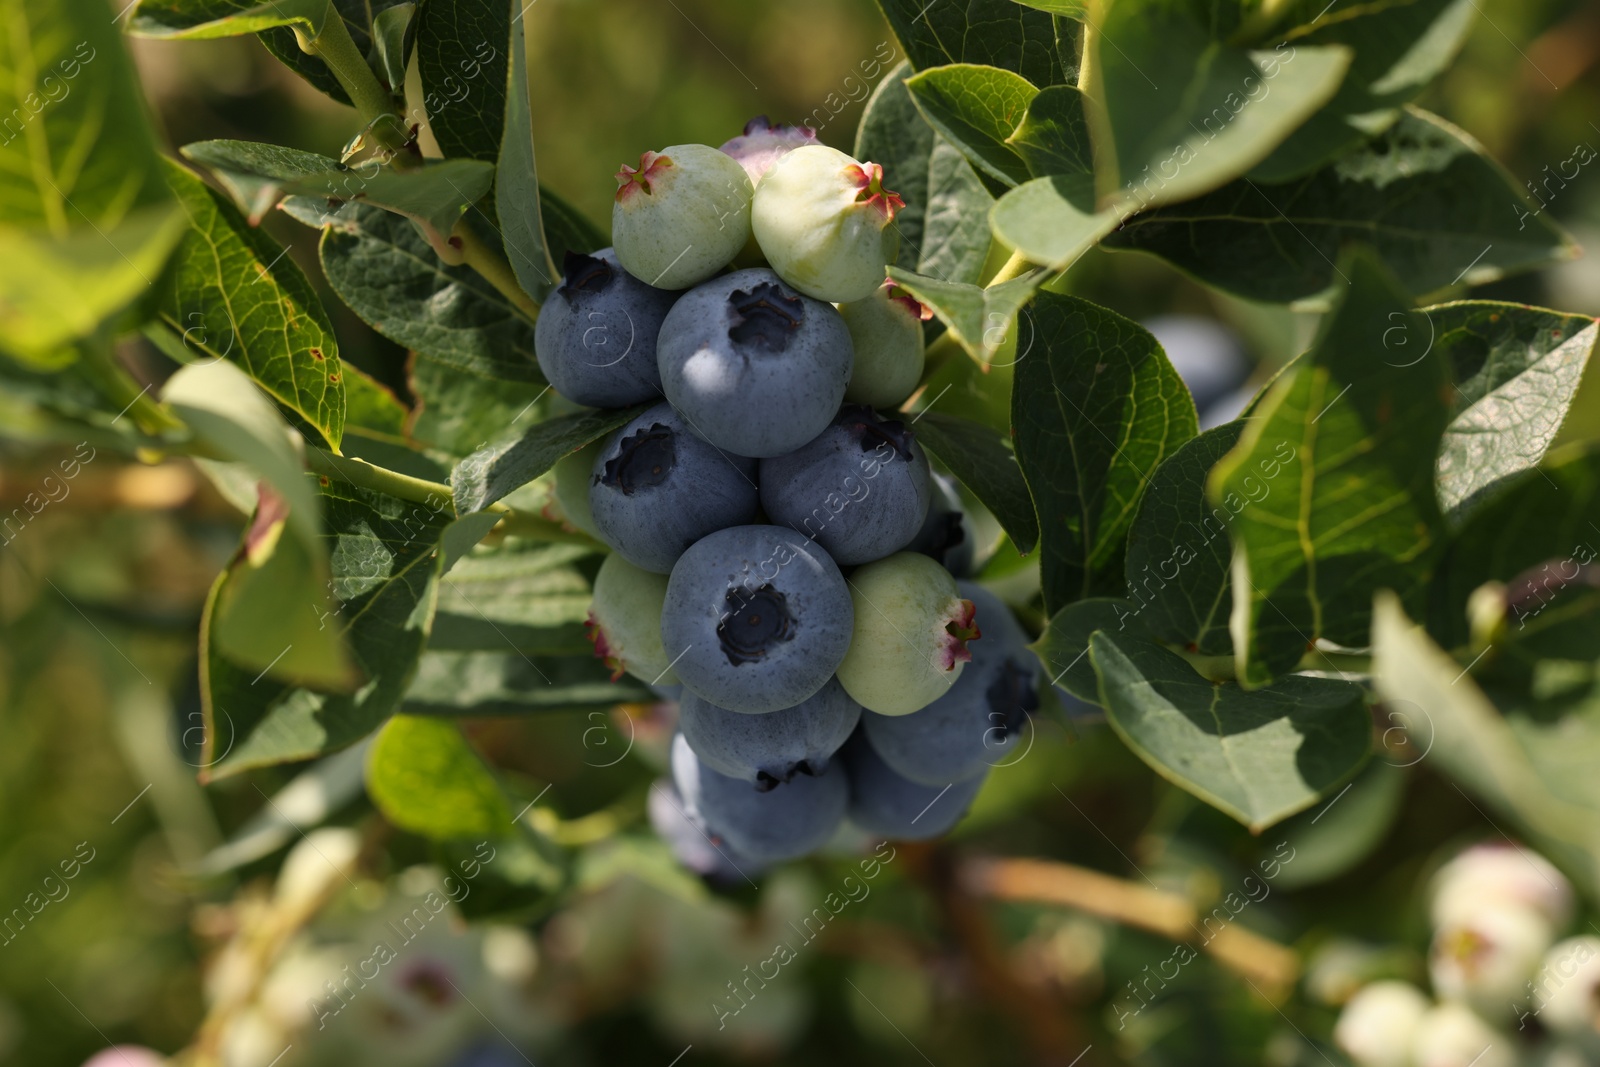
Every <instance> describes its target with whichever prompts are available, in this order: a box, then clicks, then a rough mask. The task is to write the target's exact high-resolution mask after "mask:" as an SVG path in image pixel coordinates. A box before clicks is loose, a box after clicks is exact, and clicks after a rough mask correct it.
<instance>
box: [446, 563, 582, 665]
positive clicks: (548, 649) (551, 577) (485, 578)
mask: <svg viewBox="0 0 1600 1067" xmlns="http://www.w3.org/2000/svg"><path fill="white" fill-rule="evenodd" d="M592 554H593V550H592V549H590V548H588V547H586V546H583V545H543V544H533V543H529V542H508V543H507V544H505V545H503V546H501V547H498V548H495V549H489V548H487V547H481V548H479V549H478V551H476V552H474V553H472V554H470V555H468V556H466V557H465V558H464V559H462V560H461V562H460V563H458V564H457V565H456V566H455V567H454V568H452V569H451V571H450V573H449V574H447V575H445V577H444V586H443V588H442V589H441V590H440V594H439V610H438V614H437V616H436V617H435V619H434V623H433V639H432V640H431V641H430V642H429V643H428V647H429V648H430V649H433V650H437V651H466V652H476V651H487V652H520V653H523V654H526V655H530V656H555V655H569V656H584V657H592V655H593V653H594V649H593V647H592V646H591V645H590V644H589V640H588V638H587V636H586V635H585V633H584V628H583V623H584V620H585V619H587V618H588V615H589V603H590V601H591V599H592V594H591V591H590V585H589V579H588V578H587V577H586V576H585V575H584V572H583V571H582V570H580V569H579V568H578V567H577V566H576V565H575V564H576V563H577V562H578V561H579V560H582V559H584V558H585V557H588V556H591V555H592Z"/></svg>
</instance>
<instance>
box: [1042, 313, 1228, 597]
mask: <svg viewBox="0 0 1600 1067" xmlns="http://www.w3.org/2000/svg"><path fill="white" fill-rule="evenodd" d="M1024 321H1026V322H1027V323H1028V324H1029V325H1030V326H1031V329H1032V334H1031V336H1028V335H1027V334H1026V332H1024V337H1023V338H1021V339H1019V342H1018V350H1017V351H1018V362H1017V367H1016V383H1015V385H1014V386H1013V388H1012V393H1011V422H1012V426H1013V427H1014V430H1013V433H1014V436H1015V440H1016V448H1017V461H1018V463H1019V464H1021V466H1022V473H1023V475H1024V476H1025V477H1026V478H1027V480H1028V487H1029V488H1030V489H1031V490H1032V493H1033V499H1034V502H1035V504H1036V505H1037V507H1038V513H1039V518H1040V544H1041V545H1042V546H1043V551H1042V553H1041V556H1040V565H1041V578H1042V581H1043V585H1044V600H1045V609H1046V610H1047V611H1049V612H1051V613H1054V612H1056V611H1059V610H1060V609H1061V608H1062V607H1063V606H1064V605H1066V604H1068V603H1069V602H1071V601H1073V600H1077V599H1079V598H1081V597H1085V596H1093V595H1096V594H1098V593H1119V592H1121V590H1122V552H1123V541H1124V539H1125V537H1126V534H1127V531H1128V527H1129V525H1130V524H1131V523H1132V522H1133V516H1134V511H1135V509H1136V508H1137V507H1138V504H1139V498H1140V495H1141V494H1142V493H1143V492H1144V488H1145V485H1146V483H1148V482H1149V480H1150V478H1151V476H1152V475H1153V474H1154V473H1155V470H1156V467H1157V466H1158V465H1160V463H1161V461H1162V460H1163V459H1165V458H1166V457H1167V456H1169V455H1171V454H1172V453H1173V452H1174V451H1175V450H1176V449H1177V447H1178V446H1179V445H1180V444H1182V443H1183V442H1184V441H1187V440H1188V439H1189V438H1191V437H1193V436H1194V435H1195V432H1196V430H1197V426H1198V419H1197V417H1196V415H1195V410H1194V401H1193V400H1191V399H1190V398H1189V391H1188V389H1187V388H1185V387H1184V384H1183V380H1182V379H1181V378H1179V377H1178V372H1177V371H1175V370H1173V369H1172V364H1170V363H1168V362H1167V357H1166V355H1165V354H1163V353H1162V351H1161V346H1160V345H1159V344H1158V343H1157V342H1156V339H1155V338H1154V337H1152V336H1151V335H1150V334H1149V332H1148V331H1146V330H1145V329H1144V328H1142V327H1141V326H1139V325H1138V324H1137V323H1134V322H1132V321H1130V320H1128V319H1125V318H1123V317H1122V316H1121V315H1118V314H1116V313H1115V312H1112V311H1108V310H1106V309H1105V308H1102V307H1097V306H1095V305H1094V304H1091V303H1089V302H1088V301H1085V300H1079V299H1077V298H1075V297H1070V296H1062V295H1060V294H1057V293H1051V292H1041V293H1040V294H1039V296H1038V298H1037V299H1036V300H1035V301H1034V302H1033V305H1032V306H1031V307H1030V308H1029V310H1028V312H1027V313H1026V314H1025V315H1024Z"/></svg>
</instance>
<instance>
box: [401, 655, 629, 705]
mask: <svg viewBox="0 0 1600 1067" xmlns="http://www.w3.org/2000/svg"><path fill="white" fill-rule="evenodd" d="M657 699H658V698H657V697H656V696H655V695H654V694H653V693H651V692H650V690H649V689H647V688H646V687H645V685H644V683H642V682H639V681H636V680H635V679H634V678H632V677H631V676H626V675H625V676H624V677H622V678H621V679H620V680H618V681H615V682H613V681H611V672H610V670H609V669H608V668H607V667H606V665H605V664H604V663H603V662H602V661H600V660H598V659H595V658H594V657H593V656H570V655H563V656H525V655H522V654H521V653H517V652H429V653H427V654H426V655H424V656H423V657H422V666H421V668H420V669H419V670H418V671H417V677H416V681H415V682H413V683H412V685H411V690H410V692H409V693H407V694H406V703H405V709H406V710H407V711H408V712H411V713H413V714H417V715H466V716H482V715H527V714H550V713H555V712H570V711H589V710H595V709H600V708H609V707H611V706H613V705H615V704H621V703H640V702H654V701H655V700H657Z"/></svg>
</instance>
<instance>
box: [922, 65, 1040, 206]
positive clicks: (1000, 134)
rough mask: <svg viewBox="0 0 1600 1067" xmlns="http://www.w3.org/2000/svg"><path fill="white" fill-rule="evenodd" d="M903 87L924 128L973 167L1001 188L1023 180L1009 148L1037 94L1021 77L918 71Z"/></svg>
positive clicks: (949, 69) (954, 68)
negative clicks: (926, 127) (956, 151)
mask: <svg viewBox="0 0 1600 1067" xmlns="http://www.w3.org/2000/svg"><path fill="white" fill-rule="evenodd" d="M905 84H906V88H907V89H909V90H911V98H912V100H913V101H914V102H915V103H916V105H917V110H919V111H921V112H922V115H923V117H924V118H925V119H927V120H928V124H929V125H930V126H932V127H933V128H934V129H935V130H937V131H938V132H939V133H940V134H941V135H942V136H943V137H944V138H945V140H947V141H949V142H950V143H951V144H953V145H955V146H956V147H957V148H959V149H961V151H962V152H963V153H965V154H966V157H967V158H968V159H970V160H971V161H972V164H973V166H975V167H977V168H978V169H979V170H980V171H982V172H983V173H985V174H988V175H989V176H990V177H992V178H994V179H996V180H997V181H999V182H1001V183H1003V184H1005V185H1011V186H1014V185H1016V184H1018V183H1019V182H1025V181H1027V180H1028V177H1029V174H1028V164H1027V163H1026V162H1025V161H1024V160H1023V158H1022V156H1021V155H1020V154H1019V153H1018V152H1017V150H1016V149H1015V148H1013V147H1012V146H1011V144H1010V143H1009V142H1010V139H1011V135H1012V134H1013V133H1015V132H1016V130H1017V127H1018V126H1020V125H1021V124H1022V119H1023V116H1024V115H1025V114H1026V113H1027V110H1028V105H1029V104H1030V103H1032V102H1033V98H1034V97H1035V96H1037V95H1039V90H1038V89H1037V88H1035V87H1034V86H1033V85H1032V84H1030V83H1029V82H1028V80H1027V79H1026V78H1023V77H1022V76H1021V75H1018V74H1013V73H1011V72H1010V71H1008V70H1002V69H1000V68H999V67H980V66H975V65H973V64H970V63H956V64H951V65H950V66H946V67H934V68H932V69H930V70H924V71H922V72H921V73H919V74H915V75H913V76H912V77H909V78H907V79H906V82H905Z"/></svg>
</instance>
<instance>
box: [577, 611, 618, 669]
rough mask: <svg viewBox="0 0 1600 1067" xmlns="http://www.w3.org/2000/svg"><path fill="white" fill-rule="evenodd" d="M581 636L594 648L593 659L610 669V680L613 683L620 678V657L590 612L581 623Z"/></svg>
mask: <svg viewBox="0 0 1600 1067" xmlns="http://www.w3.org/2000/svg"><path fill="white" fill-rule="evenodd" d="M583 634H584V636H585V637H587V638H588V639H589V643H590V644H592V645H593V646H594V658H595V659H598V660H602V661H604V663H605V665H606V666H607V667H610V668H611V680H612V681H613V682H615V681H617V680H618V679H619V678H621V677H622V657H621V656H620V655H618V654H617V650H616V649H613V648H612V647H611V642H609V641H607V640H606V632H605V630H603V629H601V628H600V621H599V620H598V619H596V618H595V617H594V612H592V611H591V612H589V617H588V618H587V619H585V620H584V621H583Z"/></svg>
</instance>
